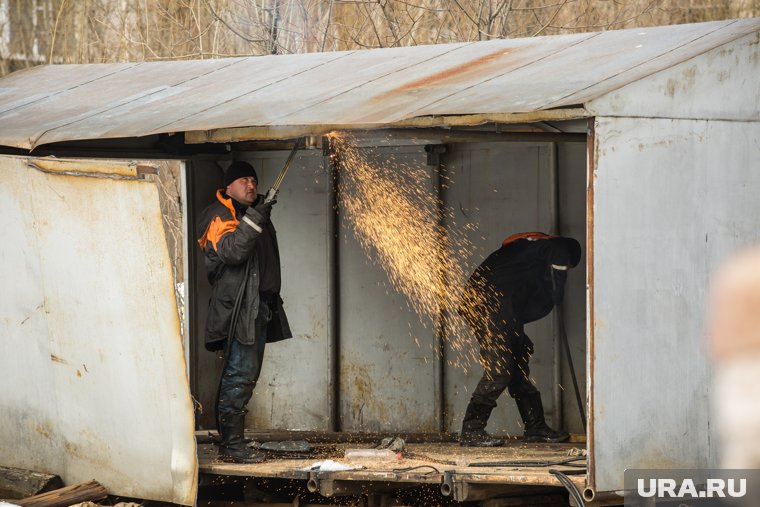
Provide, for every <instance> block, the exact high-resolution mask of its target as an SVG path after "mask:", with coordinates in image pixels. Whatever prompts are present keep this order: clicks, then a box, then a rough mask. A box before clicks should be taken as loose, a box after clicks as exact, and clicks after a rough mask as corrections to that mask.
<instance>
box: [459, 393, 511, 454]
mask: <svg viewBox="0 0 760 507" xmlns="http://www.w3.org/2000/svg"><path fill="white" fill-rule="evenodd" d="M491 410H493V407H489V406H487V405H482V404H480V403H475V402H474V401H472V400H470V403H469V405H467V410H466V411H465V413H464V419H463V420H462V432H461V433H460V434H459V445H461V446H462V447H501V446H502V445H504V440H502V439H500V438H495V437H492V436H491V435H489V434H488V432H487V431H486V424H488V418H489V417H490V416H491Z"/></svg>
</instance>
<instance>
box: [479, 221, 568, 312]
mask: <svg viewBox="0 0 760 507" xmlns="http://www.w3.org/2000/svg"><path fill="white" fill-rule="evenodd" d="M579 260H580V245H579V244H578V242H577V241H575V240H574V239H572V238H563V237H560V236H548V235H546V234H542V233H521V234H515V235H513V236H510V237H509V238H507V239H506V240H504V243H503V244H502V246H501V248H499V249H498V250H496V251H495V252H493V253H492V254H491V255H489V256H488V257H487V258H486V260H485V261H483V263H482V264H481V265H480V266H478V268H477V269H476V270H475V272H474V273H473V274H472V276H471V277H470V279H469V280H468V282H467V289H466V290H470V291H473V290H478V291H486V292H488V293H489V294H490V295H492V297H491V299H490V300H489V299H487V298H486V299H484V298H481V299H480V301H486V302H487V304H490V305H491V306H493V308H492V309H491V310H493V311H492V312H490V313H492V314H495V315H497V316H498V319H495V321H497V322H499V321H502V320H506V319H508V318H511V317H516V318H517V319H518V320H519V321H520V322H522V323H524V324H525V323H528V322H533V321H536V320H539V319H541V318H543V317H545V316H546V315H548V314H549V312H551V311H552V308H554V306H555V305H557V304H559V303H561V302H562V298H563V295H564V292H565V280H566V279H567V270H568V269H569V268H571V267H574V266H575V265H577V264H578V262H579ZM476 314H477V313H476Z"/></svg>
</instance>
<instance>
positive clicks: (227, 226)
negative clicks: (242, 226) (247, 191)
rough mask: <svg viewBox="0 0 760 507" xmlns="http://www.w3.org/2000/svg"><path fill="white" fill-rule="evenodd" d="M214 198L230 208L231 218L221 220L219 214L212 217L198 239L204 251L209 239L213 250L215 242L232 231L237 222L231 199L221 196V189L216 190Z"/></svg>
mask: <svg viewBox="0 0 760 507" xmlns="http://www.w3.org/2000/svg"><path fill="white" fill-rule="evenodd" d="M216 198H217V199H218V200H219V202H221V203H222V204H224V207H225V208H227V209H228V210H230V216H231V217H232V219H231V220H222V217H220V216H215V217H214V219H213V220H212V221H211V222H210V223H209V224H208V227H206V230H205V232H204V233H203V236H201V238H200V239H199V240H198V244H199V245H200V246H201V249H202V250H203V251H206V245H207V244H208V242H209V241H211V244H212V245H213V247H214V250H216V244H217V243H218V242H219V240H220V239H221V237H222V236H224V235H225V234H227V233H228V232H232V231H234V230H235V229H236V228H237V226H238V223H239V221H238V219H237V218H235V207H234V206H233V205H232V199H225V198H224V197H222V191H221V190H217V191H216Z"/></svg>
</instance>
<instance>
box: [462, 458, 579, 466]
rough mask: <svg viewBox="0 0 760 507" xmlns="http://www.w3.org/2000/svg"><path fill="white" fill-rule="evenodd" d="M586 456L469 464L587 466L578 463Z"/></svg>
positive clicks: (472, 464)
mask: <svg viewBox="0 0 760 507" xmlns="http://www.w3.org/2000/svg"><path fill="white" fill-rule="evenodd" d="M585 460H586V457H585V456H578V457H574V458H567V459H563V460H558V461H539V460H516V461H484V462H479V463H470V464H468V465H467V466H471V467H525V468H533V467H552V466H558V465H566V466H582V467H584V468H585V467H586V465H585V464H583V465H581V464H577V463H576V462H577V461H585Z"/></svg>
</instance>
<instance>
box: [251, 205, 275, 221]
mask: <svg viewBox="0 0 760 507" xmlns="http://www.w3.org/2000/svg"><path fill="white" fill-rule="evenodd" d="M276 202H277V201H276V200H273V201H269V202H264V200H263V199H259V203H258V204H256V206H254V207H253V210H254V211H256V212H257V213H258V214H260V215H261V216H262V217H263V218H264V223H266V222H269V216H270V215H271V214H272V206H274V205H275V203H276Z"/></svg>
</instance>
